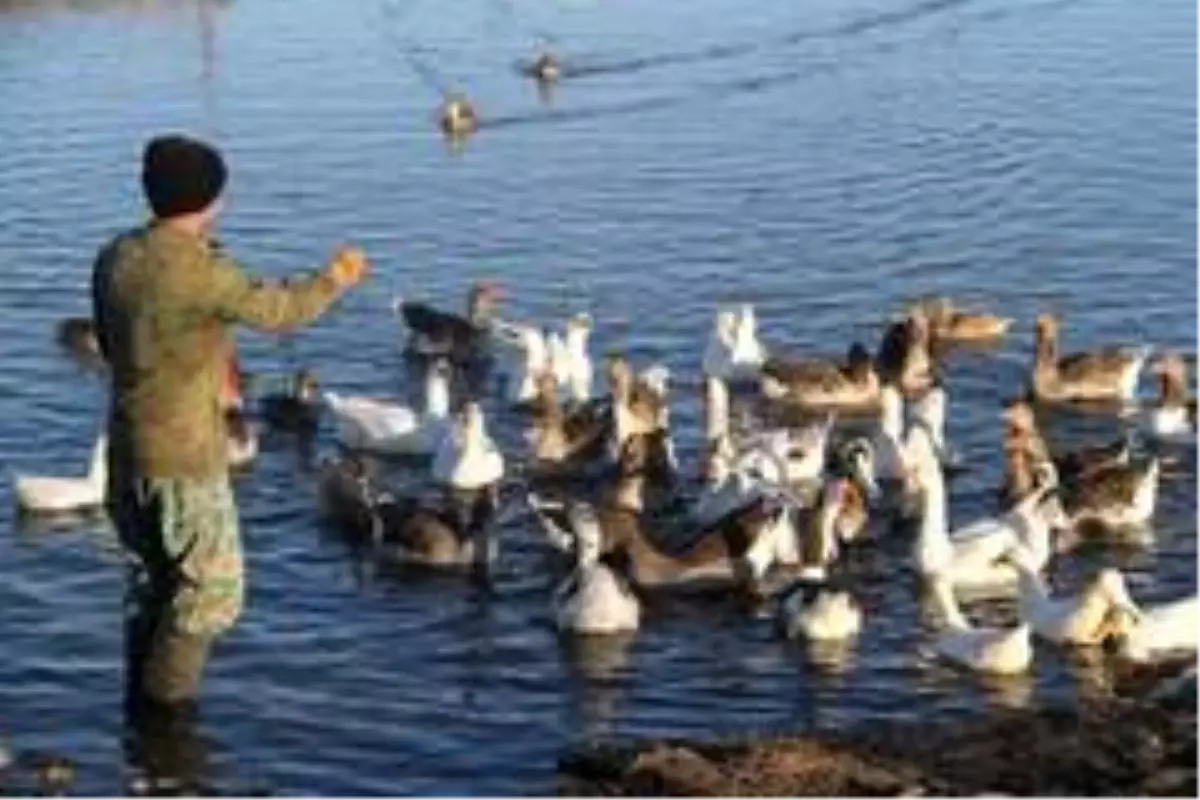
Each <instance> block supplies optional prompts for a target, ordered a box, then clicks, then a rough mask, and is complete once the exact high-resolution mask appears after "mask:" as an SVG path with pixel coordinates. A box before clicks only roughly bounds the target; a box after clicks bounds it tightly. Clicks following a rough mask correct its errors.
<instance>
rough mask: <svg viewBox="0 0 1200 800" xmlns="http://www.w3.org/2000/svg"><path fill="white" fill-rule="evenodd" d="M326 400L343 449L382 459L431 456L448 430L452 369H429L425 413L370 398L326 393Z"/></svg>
mask: <svg viewBox="0 0 1200 800" xmlns="http://www.w3.org/2000/svg"><path fill="white" fill-rule="evenodd" d="M324 398H325V404H326V405H327V406H328V407H329V410H330V412H331V413H332V414H333V417H334V421H335V424H336V430H337V440H338V443H339V444H341V445H342V446H343V447H345V448H347V449H350V450H361V451H363V452H370V453H378V454H381V455H402V456H425V455H432V454H433V453H435V452H437V449H438V447H439V446H440V445H441V442H442V439H443V438H444V437H445V435H446V431H447V429H448V427H449V421H448V418H449V414H450V366H449V364H448V363H447V362H445V361H442V360H438V361H434V362H431V363H430V364H429V366H428V367H427V368H426V372H425V410H424V413H418V412H417V411H415V410H413V409H411V408H409V407H407V406H402V405H399V404H396V403H391V402H387V401H384V400H377V399H374V398H370V397H355V396H350V397H347V396H343V395H339V394H337V393H335V392H328V391H327V392H325V394H324Z"/></svg>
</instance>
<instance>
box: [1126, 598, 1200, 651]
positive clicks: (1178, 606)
mask: <svg viewBox="0 0 1200 800" xmlns="http://www.w3.org/2000/svg"><path fill="white" fill-rule="evenodd" d="M1118 610H1119V611H1121V612H1124V614H1123V616H1122V617H1121V619H1120V620H1119V623H1118V629H1117V633H1116V640H1117V655H1118V656H1119V657H1120V658H1122V659H1124V660H1126V661H1129V662H1133V663H1136V664H1151V663H1160V662H1165V661H1174V660H1176V659H1178V658H1184V657H1186V658H1195V657H1196V636H1197V633H1198V632H1200V617H1198V616H1197V613H1196V612H1197V598H1196V595H1194V594H1193V595H1192V596H1191V597H1185V598H1181V599H1179V600H1172V601H1170V602H1166V603H1161V604H1158V605H1155V606H1142V607H1140V608H1138V607H1137V606H1134V605H1133V604H1132V602H1129V603H1126V604H1123V605H1122V606H1121V607H1120V608H1119V609H1118Z"/></svg>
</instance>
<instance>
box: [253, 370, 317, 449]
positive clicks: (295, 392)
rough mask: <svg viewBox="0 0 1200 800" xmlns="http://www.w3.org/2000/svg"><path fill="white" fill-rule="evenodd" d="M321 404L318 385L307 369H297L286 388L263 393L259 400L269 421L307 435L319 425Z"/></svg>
mask: <svg viewBox="0 0 1200 800" xmlns="http://www.w3.org/2000/svg"><path fill="white" fill-rule="evenodd" d="M321 408H322V402H321V392H320V385H319V384H318V383H317V376H316V375H315V374H314V373H312V372H311V371H309V370H299V371H297V372H296V374H295V375H293V376H292V378H291V380H290V381H288V386H287V389H286V391H284V392H279V393H273V394H267V395H264V396H263V397H262V398H261V400H260V401H259V409H260V413H261V414H262V416H263V419H265V420H266V421H267V424H268V425H270V426H271V427H273V428H277V429H279V430H284V431H291V432H294V433H300V434H308V435H311V434H313V433H315V432H316V430H317V427H318V426H319V425H320V422H321Z"/></svg>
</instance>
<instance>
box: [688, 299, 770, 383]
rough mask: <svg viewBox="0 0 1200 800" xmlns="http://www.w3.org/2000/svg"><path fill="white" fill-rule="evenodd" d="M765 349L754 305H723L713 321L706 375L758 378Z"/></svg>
mask: <svg viewBox="0 0 1200 800" xmlns="http://www.w3.org/2000/svg"><path fill="white" fill-rule="evenodd" d="M765 360H766V349H765V348H764V347H763V344H762V342H760V341H759V338H758V320H757V317H756V316H755V313H754V306H752V305H750V304H749V303H745V304H743V305H742V306H741V307H740V308H739V309H733V308H721V309H718V310H717V313H716V317H715V318H714V320H713V330H712V333H711V334H710V335H709V339H708V343H707V344H706V345H705V348H704V356H703V360H702V362H701V367H702V369H703V372H704V374H705V375H706V376H707V377H710V378H717V379H720V380H722V381H726V382H729V383H742V382H745V381H754V380H757V379H758V378H759V375H760V373H761V370H762V366H763V362H764V361H765Z"/></svg>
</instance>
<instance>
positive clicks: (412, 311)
mask: <svg viewBox="0 0 1200 800" xmlns="http://www.w3.org/2000/svg"><path fill="white" fill-rule="evenodd" d="M500 297H501V291H500V287H499V286H496V285H495V284H491V283H482V282H477V283H474V284H472V285H471V289H470V291H469V292H468V294H467V314H466V316H465V317H463V316H459V315H457V314H450V313H446V312H444V311H438V310H437V309H435V308H433V307H432V306H429V305H426V304H425V303H416V302H405V301H403V300H401V299H400V298H396V299H395V300H394V301H393V307H394V308H395V310H396V313H397V314H398V315H399V316H400V318H401V320H402V321H403V322H404V325H405V326H406V327H407V328H408V330H409V340H408V344H407V346H406V352H407V353H408V354H410V355H416V356H424V357H433V358H437V357H442V358H449V359H450V360H451V361H452V362H453V363H454V364H466V363H470V362H471V361H473V360H475V359H477V358H479V357H482V356H485V355H486V352H485V351H486V348H487V346H488V341H489V337H490V331H491V328H492V320H493V315H494V311H495V308H496V305H497V303H498V302H499V299H500Z"/></svg>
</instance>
